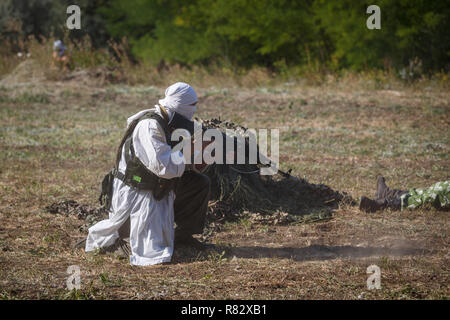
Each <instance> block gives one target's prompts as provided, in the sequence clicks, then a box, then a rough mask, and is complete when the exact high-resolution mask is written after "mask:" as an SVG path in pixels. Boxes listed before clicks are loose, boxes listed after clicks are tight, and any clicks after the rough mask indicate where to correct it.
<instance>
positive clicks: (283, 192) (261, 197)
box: [46, 119, 354, 230]
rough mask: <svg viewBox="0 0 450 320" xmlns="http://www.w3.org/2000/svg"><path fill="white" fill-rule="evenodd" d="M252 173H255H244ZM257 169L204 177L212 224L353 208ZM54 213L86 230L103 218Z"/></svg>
mask: <svg viewBox="0 0 450 320" xmlns="http://www.w3.org/2000/svg"><path fill="white" fill-rule="evenodd" d="M197 120H198V121H200V122H201V123H202V124H203V126H204V127H207V128H216V129H219V130H221V131H225V129H233V130H234V131H235V132H238V133H239V132H242V133H243V132H245V131H246V128H244V127H240V126H238V125H236V124H233V123H230V122H223V121H220V120H219V119H210V120H199V119H197ZM233 169H237V170H238V171H240V172H253V173H246V174H243V173H240V172H238V171H236V170H233ZM258 169H259V166H258V165H256V164H242V165H217V164H215V165H211V166H210V167H209V168H208V169H207V170H206V171H205V172H204V173H205V174H206V175H208V176H209V177H210V178H211V183H212V184H211V199H210V200H211V201H210V206H209V211H208V215H207V222H208V224H209V225H211V224H215V225H217V223H223V222H226V221H235V220H238V219H240V218H242V217H243V216H249V218H250V219H251V220H252V221H260V222H269V223H287V222H290V221H295V220H299V218H301V217H303V216H311V215H314V216H316V217H317V218H318V219H322V218H327V217H329V216H331V211H332V210H333V209H335V208H337V207H338V205H339V203H341V202H342V201H346V202H347V203H350V204H353V203H354V201H353V199H352V198H351V197H350V196H349V195H347V194H346V193H341V192H338V191H335V190H333V189H331V188H330V187H328V186H326V185H323V184H312V183H309V182H308V181H306V180H305V179H301V178H295V177H292V178H285V177H283V176H281V175H278V174H277V175H274V176H264V175H260V174H259V173H258V172H256V173H255V171H257V170H258ZM46 209H47V211H49V212H51V213H60V214H67V215H75V216H77V217H78V218H79V219H82V220H85V224H84V225H83V226H82V227H80V229H81V230H85V229H86V228H87V227H89V226H90V225H92V224H94V223H95V222H97V221H100V220H102V219H105V218H106V217H107V212H106V211H105V210H104V209H103V208H92V207H89V206H87V205H81V204H78V203H77V202H76V201H74V200H66V201H62V202H59V203H53V204H52V205H50V206H48V207H46Z"/></svg>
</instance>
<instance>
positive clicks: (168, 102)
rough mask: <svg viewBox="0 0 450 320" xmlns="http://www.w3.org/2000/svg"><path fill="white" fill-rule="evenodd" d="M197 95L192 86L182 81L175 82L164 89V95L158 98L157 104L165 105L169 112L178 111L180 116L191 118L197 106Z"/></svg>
mask: <svg viewBox="0 0 450 320" xmlns="http://www.w3.org/2000/svg"><path fill="white" fill-rule="evenodd" d="M197 101H198V97H197V94H196V93H195V90H194V88H192V87H191V86H190V85H188V84H187V83H184V82H177V83H175V84H173V85H171V86H170V87H168V88H167V89H166V97H165V98H164V99H161V100H159V104H160V105H162V106H163V107H165V109H166V110H167V112H168V113H169V114H172V113H173V112H178V113H179V114H181V115H182V116H185V117H186V118H188V119H191V118H192V116H193V115H194V113H195V111H196V110H197V107H196V106H195V105H193V104H194V103H197Z"/></svg>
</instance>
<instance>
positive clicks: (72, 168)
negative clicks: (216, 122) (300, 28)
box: [0, 77, 450, 299]
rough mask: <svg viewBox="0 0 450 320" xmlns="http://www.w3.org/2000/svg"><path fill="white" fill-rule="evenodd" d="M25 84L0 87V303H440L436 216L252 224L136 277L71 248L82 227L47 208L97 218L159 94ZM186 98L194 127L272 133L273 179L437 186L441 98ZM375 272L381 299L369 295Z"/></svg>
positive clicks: (440, 221)
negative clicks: (107, 179)
mask: <svg viewBox="0 0 450 320" xmlns="http://www.w3.org/2000/svg"><path fill="white" fill-rule="evenodd" d="M35 79H37V80H35V81H33V78H29V79H28V80H26V79H25V80H26V81H29V82H26V81H25V80H24V79H21V81H20V82H18V81H12V80H11V79H9V80H8V79H6V81H3V82H0V122H1V129H0V150H1V152H0V160H1V164H2V165H1V166H0V192H1V198H0V219H1V220H0V221H1V224H0V297H2V298H5V299H17V298H32V299H39V298H41V299H42V298H46V299H53V298H57V299H67V298H69V299H71V298H93V299H101V298H105V299H111V298H119V299H122V298H131V299H321V298H324V299H448V297H449V295H450V291H449V286H448V284H449V280H450V279H449V271H450V255H449V254H450V251H449V244H450V237H449V236H450V235H449V231H450V229H449V219H448V212H439V211H436V210H434V209H430V210H418V211H414V212H413V211H404V212H389V211H384V212H381V213H376V214H371V215H368V214H364V213H362V212H360V211H359V210H358V209H357V207H355V206H350V205H348V204H343V205H341V206H340V207H339V208H338V209H336V210H335V211H334V212H333V216H332V217H331V218H327V219H321V220H320V221H318V222H312V221H313V220H314V219H305V220H304V221H303V222H301V221H296V222H291V223H283V221H281V220H276V219H265V220H261V221H260V222H257V221H255V219H252V214H253V213H252V212H249V213H248V214H243V215H242V219H240V220H239V221H236V222H228V223H225V224H222V225H220V226H216V229H215V232H214V233H212V234H209V235H208V237H207V239H208V241H209V242H211V243H212V244H214V246H213V247H212V248H211V249H209V250H208V251H207V252H204V253H201V254H200V253H198V252H195V251H190V250H187V251H177V252H176V253H175V256H174V259H173V262H172V263H170V264H167V265H159V266H153V267H146V268H137V267H131V266H130V265H129V263H128V262H127V261H126V260H123V259H119V258H118V257H117V256H115V255H101V254H86V253H85V252H84V251H83V250H74V249H72V246H73V244H74V242H75V241H76V240H77V239H79V238H81V237H83V236H85V235H86V231H84V230H83V228H82V226H83V224H84V221H83V220H80V219H77V218H76V217H75V216H66V215H60V214H51V213H48V212H47V211H46V210H45V207H46V206H48V205H50V204H51V203H54V202H58V201H62V200H64V199H74V200H76V201H77V202H79V203H83V204H86V205H89V206H91V207H97V205H98V204H97V197H98V187H99V183H100V180H101V178H102V177H103V175H104V174H105V173H106V172H107V170H109V169H110V167H111V166H112V163H113V159H114V154H115V150H116V148H117V143H118V141H119V139H120V137H121V135H122V133H123V131H124V128H125V125H126V118H127V117H128V116H130V115H132V114H133V113H135V112H137V111H139V110H141V109H143V108H148V107H151V106H152V105H153V104H154V103H156V102H157V100H158V99H159V98H160V97H162V96H163V94H164V88H155V87H143V86H142V87H129V86H126V85H119V84H116V85H105V84H103V85H99V84H98V83H96V82H95V81H92V82H89V81H79V79H77V78H76V77H75V78H73V79H70V78H69V79H68V80H66V81H61V82H47V81H41V80H42V79H41V78H39V77H37V78H35ZM10 80H11V81H10ZM196 89H197V92H198V93H199V97H200V101H199V110H198V114H197V116H199V117H201V118H203V119H207V118H212V117H216V118H217V117H220V118H221V119H224V120H230V121H233V122H235V123H239V124H241V125H243V126H245V127H248V128H269V129H270V128H279V129H280V156H281V158H280V160H281V169H283V170H287V169H289V168H292V169H293V171H292V173H293V174H295V175H298V176H301V177H305V178H306V179H307V180H308V181H310V182H312V183H323V184H326V185H328V186H330V187H331V188H333V189H334V190H339V191H345V192H348V193H349V194H350V195H351V196H352V197H353V198H354V199H358V198H359V197H360V196H361V195H368V196H371V197H372V196H373V194H374V192H375V181H376V177H377V175H378V174H383V175H385V176H386V179H387V182H388V185H389V186H392V187H394V188H409V187H427V186H429V185H431V184H432V183H434V182H436V181H440V180H448V179H449V165H450V162H449V149H450V136H449V123H450V103H449V101H450V93H449V92H445V91H442V90H440V89H439V88H437V87H432V86H430V87H426V86H423V87H421V88H414V89H412V88H408V89H398V90H397V89H395V90H394V89H383V90H374V89H370V88H363V87H362V86H353V87H352V86H351V85H350V84H349V85H343V86H338V85H329V86H322V87H306V86H298V85H289V84H286V85H282V86H277V87H271V88H261V87H258V88H247V89H241V88H216V87H209V88H196ZM314 214H315V213H314V212H311V217H314ZM80 227H81V228H80ZM372 264H375V265H377V266H379V267H380V269H381V289H380V290H368V289H367V285H366V280H367V278H368V276H369V275H368V274H367V273H366V269H367V267H368V266H369V265H372ZM70 265H78V266H79V267H80V269H81V290H79V291H78V292H74V291H72V292H69V291H68V290H67V289H66V279H67V277H68V276H69V275H68V274H67V273H66V270H67V268H68V267H69V266H70Z"/></svg>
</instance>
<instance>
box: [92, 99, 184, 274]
mask: <svg viewBox="0 0 450 320" xmlns="http://www.w3.org/2000/svg"><path fill="white" fill-rule="evenodd" d="M155 110H156V112H157V113H159V115H161V116H162V114H161V110H160V108H159V107H158V106H155ZM135 116H136V115H135ZM135 116H133V117H135ZM169 116H171V112H170V113H169ZM133 117H130V119H128V123H129V122H130V120H131V119H132V118H133ZM133 145H134V149H135V152H136V156H137V157H138V158H139V159H140V160H141V161H142V163H143V164H144V165H145V166H147V167H148V169H149V170H150V171H152V172H153V173H155V174H156V175H158V176H159V177H162V178H166V179H171V178H175V177H181V175H182V174H183V172H184V169H185V164H184V162H183V161H182V162H181V163H179V164H177V163H174V162H173V160H172V157H171V153H172V149H171V147H170V146H169V145H168V144H167V143H166V138H165V135H164V131H163V129H162V128H161V127H160V125H159V124H158V123H157V121H156V120H153V119H145V120H141V121H140V122H139V123H138V124H137V126H136V128H135V129H134V131H133ZM124 154H125V152H124V150H122V158H121V160H120V163H119V171H120V172H122V173H124V172H125V167H126V166H125V157H124ZM177 157H178V159H184V158H183V155H182V154H181V152H179V154H178V155H177ZM113 188H114V189H113V196H112V202H111V209H110V212H109V219H107V220H103V221H100V222H98V223H97V224H95V225H93V226H92V227H91V228H89V234H88V237H87V240H86V248H85V250H86V251H93V250H95V249H96V248H99V247H105V246H109V245H112V244H113V243H114V242H115V241H116V239H117V238H118V237H119V234H118V230H119V228H120V227H121V226H122V224H123V223H124V222H125V221H126V220H127V218H128V216H130V247H131V253H132V254H131V256H130V263H131V264H132V265H137V266H148V265H153V264H158V263H163V262H169V261H170V260H171V258H172V254H173V242H174V211H173V203H174V200H175V193H174V191H171V192H170V193H169V195H168V196H167V197H165V198H163V199H162V200H160V201H156V200H155V198H154V197H153V195H152V194H151V193H150V192H148V191H139V190H136V189H133V188H131V187H129V186H127V185H126V184H124V183H123V182H122V181H121V180H119V179H117V178H114V185H113Z"/></svg>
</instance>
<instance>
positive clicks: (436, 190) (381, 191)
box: [359, 177, 450, 212]
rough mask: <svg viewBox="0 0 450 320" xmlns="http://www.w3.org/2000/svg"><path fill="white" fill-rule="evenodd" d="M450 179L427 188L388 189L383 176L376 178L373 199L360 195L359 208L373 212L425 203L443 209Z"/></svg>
mask: <svg viewBox="0 0 450 320" xmlns="http://www.w3.org/2000/svg"><path fill="white" fill-rule="evenodd" d="M449 198H450V180H447V181H441V182H437V183H435V184H434V185H432V186H431V187H429V188H425V189H415V188H413V189H411V190H409V191H407V190H399V189H390V188H389V187H388V186H387V185H386V181H385V178H384V177H379V178H378V180H377V192H376V194H375V200H372V199H369V198H367V197H364V196H362V197H361V202H360V205H359V209H360V210H362V211H365V212H375V211H378V210H383V209H386V208H389V209H392V210H403V209H404V208H408V209H416V208H418V207H421V206H423V205H425V204H427V203H429V204H431V205H433V206H434V207H435V208H437V209H445V208H448V207H449V205H450V201H449Z"/></svg>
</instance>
